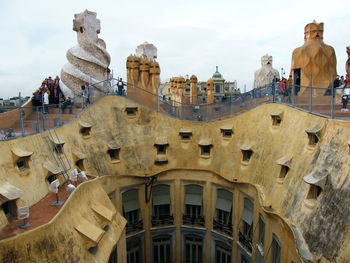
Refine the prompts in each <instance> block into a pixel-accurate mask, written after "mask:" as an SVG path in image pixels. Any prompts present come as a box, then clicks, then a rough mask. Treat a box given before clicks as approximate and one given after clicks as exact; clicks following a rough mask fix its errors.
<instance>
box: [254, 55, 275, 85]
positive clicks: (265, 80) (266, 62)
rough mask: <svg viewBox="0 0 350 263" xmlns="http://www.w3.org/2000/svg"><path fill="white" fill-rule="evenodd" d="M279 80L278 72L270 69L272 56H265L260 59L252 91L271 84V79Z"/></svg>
mask: <svg viewBox="0 0 350 263" xmlns="http://www.w3.org/2000/svg"><path fill="white" fill-rule="evenodd" d="M274 77H276V78H279V77H280V75H279V73H278V70H276V69H274V68H273V67H272V56H269V55H268V54H266V55H265V56H262V57H261V68H260V69H258V70H257V71H255V74H254V87H253V88H254V89H255V88H259V87H263V86H266V85H268V84H271V83H272V82H273V78H274Z"/></svg>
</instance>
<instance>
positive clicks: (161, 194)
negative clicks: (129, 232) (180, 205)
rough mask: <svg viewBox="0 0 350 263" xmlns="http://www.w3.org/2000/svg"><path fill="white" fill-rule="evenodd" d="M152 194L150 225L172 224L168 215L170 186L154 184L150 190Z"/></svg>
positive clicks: (171, 218) (171, 219)
mask: <svg viewBox="0 0 350 263" xmlns="http://www.w3.org/2000/svg"><path fill="white" fill-rule="evenodd" d="M152 196H153V215H152V226H158V225H169V224H170V225H171V224H173V217H172V216H171V215H170V186H169V185H157V186H154V187H153V190H152Z"/></svg>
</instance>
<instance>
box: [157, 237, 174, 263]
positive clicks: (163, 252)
mask: <svg viewBox="0 0 350 263" xmlns="http://www.w3.org/2000/svg"><path fill="white" fill-rule="evenodd" d="M170 262H171V240H170V236H165V237H155V238H153V263H170Z"/></svg>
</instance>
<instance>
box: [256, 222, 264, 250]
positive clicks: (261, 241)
mask: <svg viewBox="0 0 350 263" xmlns="http://www.w3.org/2000/svg"><path fill="white" fill-rule="evenodd" d="M258 225H259V235H258V245H259V246H260V247H261V249H262V250H263V249H264V239H265V222H264V219H263V218H262V216H259V221H258Z"/></svg>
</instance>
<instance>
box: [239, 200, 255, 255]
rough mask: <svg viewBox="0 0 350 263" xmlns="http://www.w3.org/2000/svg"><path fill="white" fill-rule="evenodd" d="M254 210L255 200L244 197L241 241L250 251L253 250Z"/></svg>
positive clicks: (240, 230) (240, 231) (240, 232)
mask: <svg viewBox="0 0 350 263" xmlns="http://www.w3.org/2000/svg"><path fill="white" fill-rule="evenodd" d="M253 212H254V204H253V202H252V201H251V200H250V199H249V198H244V208H243V212H242V218H241V219H242V220H241V227H240V229H239V242H240V243H241V244H242V245H243V246H245V247H246V248H247V249H248V250H249V251H252V238H253Z"/></svg>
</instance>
